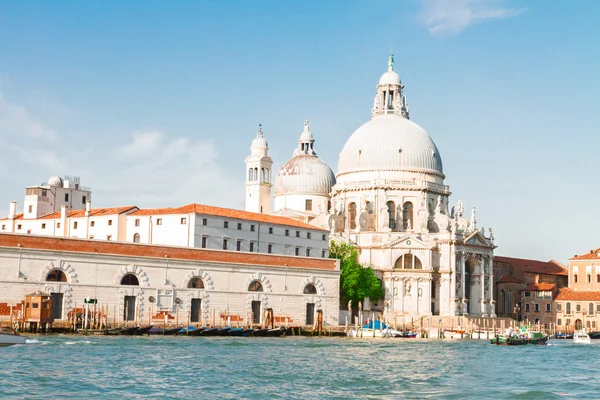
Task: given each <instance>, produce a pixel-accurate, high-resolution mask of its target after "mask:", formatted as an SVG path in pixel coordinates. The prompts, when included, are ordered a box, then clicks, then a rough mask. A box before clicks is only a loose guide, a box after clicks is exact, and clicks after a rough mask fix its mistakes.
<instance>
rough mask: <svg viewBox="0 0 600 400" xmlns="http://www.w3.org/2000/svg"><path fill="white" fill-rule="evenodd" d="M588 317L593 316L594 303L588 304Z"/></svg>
mask: <svg viewBox="0 0 600 400" xmlns="http://www.w3.org/2000/svg"><path fill="white" fill-rule="evenodd" d="M588 315H594V303H590V304H588Z"/></svg>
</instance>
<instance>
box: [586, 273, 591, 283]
mask: <svg viewBox="0 0 600 400" xmlns="http://www.w3.org/2000/svg"><path fill="white" fill-rule="evenodd" d="M587 283H592V274H587Z"/></svg>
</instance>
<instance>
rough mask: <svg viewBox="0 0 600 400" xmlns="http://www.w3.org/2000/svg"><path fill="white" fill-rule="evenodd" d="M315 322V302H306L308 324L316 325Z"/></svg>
mask: <svg viewBox="0 0 600 400" xmlns="http://www.w3.org/2000/svg"><path fill="white" fill-rule="evenodd" d="M314 323H315V303H307V304H306V325H314Z"/></svg>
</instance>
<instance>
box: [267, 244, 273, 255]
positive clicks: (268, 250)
mask: <svg viewBox="0 0 600 400" xmlns="http://www.w3.org/2000/svg"><path fill="white" fill-rule="evenodd" d="M272 252H273V245H272V244H270V245H268V246H267V253H269V254H271V253H272Z"/></svg>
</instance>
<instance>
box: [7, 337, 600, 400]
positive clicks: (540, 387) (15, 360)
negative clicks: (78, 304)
mask: <svg viewBox="0 0 600 400" xmlns="http://www.w3.org/2000/svg"><path fill="white" fill-rule="evenodd" d="M599 355H600V343H599V344H598V345H596V344H592V345H574V344H572V343H571V342H570V341H554V342H553V343H552V344H551V345H549V346H517V347H505V346H493V345H490V344H488V342H487V341H485V340H472V341H439V340H438V341H434V340H430V341H427V340H415V339H381V340H379V339H370V340H368V339H367V340H364V339H352V338H308V337H285V338H222V337H204V338H203V337H160V336H145V337H124V336H118V337H111V336H108V337H104V336H100V337H92V336H88V337H81V336H39V337H36V338H33V339H30V340H29V341H28V344H26V345H20V346H12V347H5V348H0V357H1V360H2V372H1V373H0V388H1V389H0V390H1V392H0V393H1V398H3V399H4V398H15V399H16V398H44V399H55V398H61V399H71V398H76V399H85V398H110V399H114V398H133V399H136V398H140V399H141V398H144V399H163V398H173V399H202V398H209V399H210V398H226V399H288V398H291V399H311V398H327V399H347V398H370V399H378V398H386V399H387V398H389V399H401V398H402V399H405V398H445V399H490V398H519V399H554V398H579V399H580V398H600V383H599V382H598V379H596V374H597V372H598V370H597V360H598V358H599Z"/></svg>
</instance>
